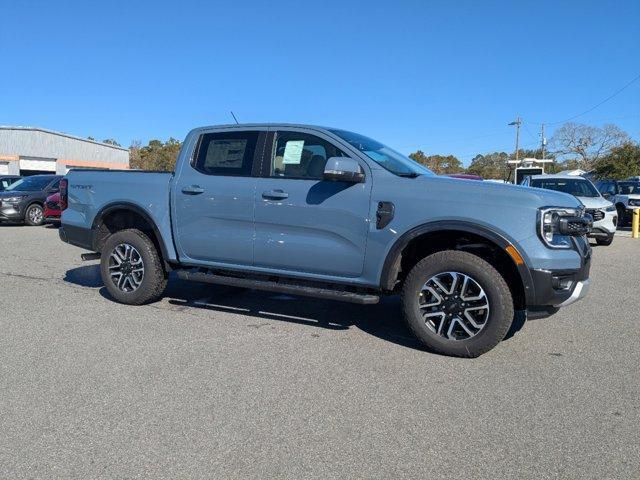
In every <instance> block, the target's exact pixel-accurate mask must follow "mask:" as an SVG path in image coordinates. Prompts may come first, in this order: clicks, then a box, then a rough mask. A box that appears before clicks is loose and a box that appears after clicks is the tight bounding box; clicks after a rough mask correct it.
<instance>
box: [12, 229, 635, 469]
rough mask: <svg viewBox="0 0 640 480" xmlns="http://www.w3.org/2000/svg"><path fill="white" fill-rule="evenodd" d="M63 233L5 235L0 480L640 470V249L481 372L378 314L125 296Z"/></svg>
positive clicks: (178, 288)
mask: <svg viewBox="0 0 640 480" xmlns="http://www.w3.org/2000/svg"><path fill="white" fill-rule="evenodd" d="M81 252H82V251H81V250H80V249H77V248H75V247H72V246H69V245H66V244H63V243H62V242H60V241H59V240H58V235H57V230H56V229H54V228H51V227H46V228H36V227H34V228H30V227H21V226H15V227H13V226H0V282H1V283H0V285H1V289H0V292H1V293H0V312H1V313H0V432H2V434H1V435H0V478H12V479H17V478H99V477H102V478H133V477H136V478H137V477H147V478H296V479H298V478H319V479H320V478H322V479H326V478H455V479H459V478H480V477H483V478H536V479H540V478H580V479H584V478H589V479H591V478H593V479H596V478H597V479H602V478H606V479H612V478H620V479H630V478H639V476H640V433H639V431H640V348H639V347H638V339H639V338H640V315H639V314H638V302H639V301H640V300H639V297H638V295H637V289H638V286H639V280H640V273H639V272H640V261H639V260H640V240H633V239H630V238H627V237H625V236H624V235H621V236H619V237H618V238H616V239H615V241H614V243H613V245H612V246H611V247H594V259H593V267H592V279H593V285H592V289H591V292H590V295H589V297H588V298H587V299H585V300H584V301H582V302H579V303H577V304H574V305H572V306H570V307H567V308H565V309H564V310H562V311H561V312H560V313H558V314H557V315H555V316H554V317H552V318H549V319H545V320H537V321H532V322H529V323H527V324H525V325H524V327H523V328H521V329H520V330H519V331H518V332H516V333H515V334H514V335H513V336H512V337H511V338H509V339H507V340H506V341H504V342H503V343H502V344H501V345H499V346H498V347H497V348H496V349H494V350H493V351H491V352H489V353H488V354H486V355H484V356H482V357H481V358H478V359H474V360H465V359H455V358H447V357H441V356H437V355H433V354H430V353H427V352H425V351H423V350H421V349H420V348H419V347H418V345H417V344H416V342H414V341H413V340H412V338H411V336H410V334H409V333H408V331H407V329H406V328H405V327H404V325H403V324H402V323H401V322H400V321H399V306H398V301H397V300H396V299H393V298H390V299H387V300H385V301H384V302H383V304H381V305H378V306H358V305H350V304H342V303H336V302H327V301H316V300H313V299H299V298H294V297H288V296H283V295H279V294H270V293H264V292H255V291H250V290H235V289H232V288H226V287H212V286H207V285H199V284H192V283H185V282H181V281H179V280H177V279H173V280H172V281H171V282H170V284H169V287H168V291H167V296H166V298H165V299H164V300H162V301H161V302H159V303H156V304H153V305H149V306H144V307H130V306H124V305H119V304H116V303H114V302H112V301H110V300H109V299H108V296H107V294H106V293H105V289H104V287H103V286H102V282H101V280H100V277H99V273H98V268H97V262H81V261H80V253H81Z"/></svg>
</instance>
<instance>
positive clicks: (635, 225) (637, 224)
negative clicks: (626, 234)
mask: <svg viewBox="0 0 640 480" xmlns="http://www.w3.org/2000/svg"><path fill="white" fill-rule="evenodd" d="M639 230H640V208H634V209H633V219H632V220H631V238H638V237H640V232H639Z"/></svg>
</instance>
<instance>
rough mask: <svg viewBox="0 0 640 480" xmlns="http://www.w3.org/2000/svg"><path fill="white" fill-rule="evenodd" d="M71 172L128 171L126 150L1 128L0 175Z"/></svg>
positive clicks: (40, 131)
mask: <svg viewBox="0 0 640 480" xmlns="http://www.w3.org/2000/svg"><path fill="white" fill-rule="evenodd" d="M71 168H107V169H112V170H123V169H128V168H129V150H128V149H126V148H122V147H116V146H115V145H109V144H107V143H101V142H95V141H93V140H88V139H86V138H80V137H74V136H73V135H67V134H66V133H60V132H54V131H51V130H45V129H43V128H35V127H3V126H0V175H36V174H39V173H57V174H59V175H64V174H66V173H67V172H68V171H69V169H71Z"/></svg>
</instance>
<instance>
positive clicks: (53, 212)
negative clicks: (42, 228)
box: [44, 193, 62, 223]
mask: <svg viewBox="0 0 640 480" xmlns="http://www.w3.org/2000/svg"><path fill="white" fill-rule="evenodd" d="M61 214H62V210H60V194H59V193H54V194H53V195H49V196H48V197H47V199H46V200H45V202H44V221H45V222H48V223H52V222H53V223H58V222H60V215H61Z"/></svg>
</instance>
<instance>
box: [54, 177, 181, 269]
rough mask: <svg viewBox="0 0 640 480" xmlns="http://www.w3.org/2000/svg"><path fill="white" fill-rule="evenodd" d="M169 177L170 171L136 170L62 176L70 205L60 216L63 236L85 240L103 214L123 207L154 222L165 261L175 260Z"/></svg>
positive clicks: (88, 246)
mask: <svg viewBox="0 0 640 480" xmlns="http://www.w3.org/2000/svg"><path fill="white" fill-rule="evenodd" d="M172 177H173V173H170V172H149V171H137V170H133V171H132V170H79V169H74V170H71V171H69V173H68V174H67V175H66V177H65V178H66V179H67V180H68V187H67V191H68V198H69V202H68V203H69V206H68V208H67V209H66V210H65V211H64V212H63V214H62V225H63V227H64V231H65V233H66V234H67V235H69V236H84V237H88V236H89V235H91V232H92V230H93V229H94V227H95V226H96V224H97V223H98V222H99V221H100V219H101V217H102V216H103V215H105V213H107V212H108V211H110V209H113V208H117V207H115V206H116V205H123V204H126V205H127V206H130V207H132V208H134V209H135V210H136V211H139V212H140V214H141V215H146V216H147V217H148V218H149V219H150V220H152V221H153V224H154V225H155V226H156V227H157V229H158V233H159V234H160V235H159V236H160V238H162V242H163V243H164V245H162V246H163V247H164V248H163V250H165V252H166V253H167V258H166V260H167V261H172V260H175V259H176V253H175V248H174V247H173V242H172V241H171V239H172V233H171V219H170V211H171V209H170V208H169V197H170V181H171V179H172ZM85 243H86V241H85ZM91 246H92V245H87V248H90V247H91Z"/></svg>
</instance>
